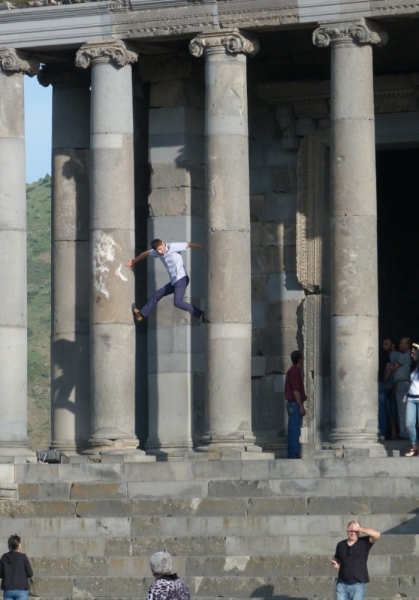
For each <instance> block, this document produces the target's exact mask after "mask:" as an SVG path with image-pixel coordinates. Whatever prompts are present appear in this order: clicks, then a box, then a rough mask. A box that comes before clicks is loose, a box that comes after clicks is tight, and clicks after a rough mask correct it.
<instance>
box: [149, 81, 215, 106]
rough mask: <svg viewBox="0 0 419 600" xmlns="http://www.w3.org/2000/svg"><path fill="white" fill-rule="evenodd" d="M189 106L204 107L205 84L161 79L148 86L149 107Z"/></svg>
mask: <svg viewBox="0 0 419 600" xmlns="http://www.w3.org/2000/svg"><path fill="white" fill-rule="evenodd" d="M169 106H190V107H192V108H202V109H203V108H204V106H205V86H204V85H203V84H202V83H198V82H195V81H163V82H161V83H156V84H153V85H152V86H151V88H150V107H151V108H161V107H169Z"/></svg>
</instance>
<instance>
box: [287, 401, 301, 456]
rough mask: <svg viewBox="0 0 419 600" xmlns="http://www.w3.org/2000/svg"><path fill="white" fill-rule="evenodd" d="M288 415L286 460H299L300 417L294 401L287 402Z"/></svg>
mask: <svg viewBox="0 0 419 600" xmlns="http://www.w3.org/2000/svg"><path fill="white" fill-rule="evenodd" d="M287 413H288V448H287V449H288V454H287V456H288V458H300V451H301V448H300V435H301V415H300V407H299V406H298V403H297V402H296V401H295V400H288V401H287Z"/></svg>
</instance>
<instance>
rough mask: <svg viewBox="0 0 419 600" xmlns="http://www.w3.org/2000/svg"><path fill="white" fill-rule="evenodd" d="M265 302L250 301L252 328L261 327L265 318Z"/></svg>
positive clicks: (263, 325)
mask: <svg viewBox="0 0 419 600" xmlns="http://www.w3.org/2000/svg"><path fill="white" fill-rule="evenodd" d="M265 313H266V302H255V301H253V302H252V328H253V329H263V328H264V327H265V323H266V319H265Z"/></svg>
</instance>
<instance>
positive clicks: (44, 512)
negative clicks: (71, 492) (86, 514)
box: [0, 500, 76, 519]
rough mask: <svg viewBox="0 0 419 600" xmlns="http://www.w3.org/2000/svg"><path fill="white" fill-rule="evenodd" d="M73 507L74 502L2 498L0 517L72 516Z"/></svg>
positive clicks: (73, 514) (74, 507) (73, 513)
mask: <svg viewBox="0 0 419 600" xmlns="http://www.w3.org/2000/svg"><path fill="white" fill-rule="evenodd" d="M75 509H76V503H75V502H66V501H59V500H58V501H49V502H40V501H28V502H27V501H16V500H3V501H2V502H0V518H11V519H16V518H22V517H23V518H26V517H74V516H75Z"/></svg>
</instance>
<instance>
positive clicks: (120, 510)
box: [76, 499, 131, 517]
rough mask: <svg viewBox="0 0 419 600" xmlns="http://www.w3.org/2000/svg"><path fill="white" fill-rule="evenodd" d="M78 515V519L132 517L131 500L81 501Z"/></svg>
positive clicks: (78, 506)
mask: <svg viewBox="0 0 419 600" xmlns="http://www.w3.org/2000/svg"><path fill="white" fill-rule="evenodd" d="M76 513H77V516H78V517H130V516H131V502H130V501H129V500H122V499H121V500H79V502H77V509H76Z"/></svg>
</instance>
